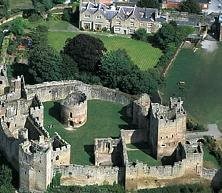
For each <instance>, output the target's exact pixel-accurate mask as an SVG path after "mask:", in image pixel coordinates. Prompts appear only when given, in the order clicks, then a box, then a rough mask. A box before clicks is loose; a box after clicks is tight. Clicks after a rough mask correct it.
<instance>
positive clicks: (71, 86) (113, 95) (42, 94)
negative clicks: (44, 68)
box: [26, 80, 135, 105]
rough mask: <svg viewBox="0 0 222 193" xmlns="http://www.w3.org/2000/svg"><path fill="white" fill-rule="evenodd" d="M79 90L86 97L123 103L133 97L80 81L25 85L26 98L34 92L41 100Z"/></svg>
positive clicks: (55, 97)
mask: <svg viewBox="0 0 222 193" xmlns="http://www.w3.org/2000/svg"><path fill="white" fill-rule="evenodd" d="M76 91H81V92H83V93H85V94H86V96H87V99H88V100H91V99H100V100H106V101H111V102H117V103H120V104H123V105H127V104H129V103H130V102H131V101H132V100H134V99H135V98H134V97H133V96H131V95H128V94H125V93H122V92H120V91H118V90H114V89H109V88H105V87H103V86H98V85H88V84H85V83H83V82H81V81H77V80H69V81H53V82H44V83H42V84H35V85H26V96H27V99H29V100H31V99H32V98H33V97H34V96H35V95H36V94H37V95H38V97H39V99H40V100H41V101H42V102H46V101H54V100H61V99H65V98H66V97H67V95H68V94H71V93H73V92H76Z"/></svg>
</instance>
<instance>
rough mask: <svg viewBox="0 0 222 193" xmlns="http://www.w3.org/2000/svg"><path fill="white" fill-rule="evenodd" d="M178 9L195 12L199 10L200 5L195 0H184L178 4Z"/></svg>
mask: <svg viewBox="0 0 222 193" xmlns="http://www.w3.org/2000/svg"><path fill="white" fill-rule="evenodd" d="M179 10H180V11H185V12H189V13H197V14H198V13H200V12H201V8H200V5H199V4H198V2H197V1H195V0H186V1H184V2H182V3H181V4H180V6H179Z"/></svg>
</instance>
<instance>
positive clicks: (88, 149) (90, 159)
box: [84, 145, 95, 164]
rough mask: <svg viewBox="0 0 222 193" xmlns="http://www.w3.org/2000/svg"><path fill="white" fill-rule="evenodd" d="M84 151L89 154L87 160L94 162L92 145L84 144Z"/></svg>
mask: <svg viewBox="0 0 222 193" xmlns="http://www.w3.org/2000/svg"><path fill="white" fill-rule="evenodd" d="M84 151H85V152H86V153H87V154H88V155H89V162H90V163H92V164H95V156H94V145H84Z"/></svg>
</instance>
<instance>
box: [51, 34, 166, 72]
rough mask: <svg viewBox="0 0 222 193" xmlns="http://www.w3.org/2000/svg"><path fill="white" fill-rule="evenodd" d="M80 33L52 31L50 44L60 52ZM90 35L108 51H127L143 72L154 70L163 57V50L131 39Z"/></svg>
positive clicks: (109, 35)
mask: <svg viewBox="0 0 222 193" xmlns="http://www.w3.org/2000/svg"><path fill="white" fill-rule="evenodd" d="M79 33H82V32H80V31H78V32H61V31H57V32H56V31H50V32H49V33H48V40H49V44H50V45H51V46H52V47H54V48H55V49H56V50H57V51H60V50H61V49H62V48H63V47H64V45H65V41H66V40H67V38H73V37H74V36H76V35H77V34H79ZM90 35H93V36H95V37H97V38H99V39H101V40H102V41H103V43H104V45H105V47H106V48H107V49H108V50H118V49H125V50H126V52H127V54H128V55H129V56H130V58H131V59H132V61H133V63H134V64H137V65H138V67H139V68H140V69H141V70H147V69H149V68H153V67H154V66H155V65H156V64H157V62H158V60H159V58H160V57H161V55H162V52H161V50H160V49H158V48H154V47H152V45H151V44H149V43H146V42H143V41H138V40H134V39H131V38H129V37H123V36H117V35H112V34H108V33H100V34H99V33H93V32H92V33H90Z"/></svg>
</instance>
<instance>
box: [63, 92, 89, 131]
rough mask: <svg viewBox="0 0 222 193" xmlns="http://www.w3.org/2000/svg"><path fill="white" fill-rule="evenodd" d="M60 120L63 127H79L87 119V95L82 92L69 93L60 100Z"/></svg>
mask: <svg viewBox="0 0 222 193" xmlns="http://www.w3.org/2000/svg"><path fill="white" fill-rule="evenodd" d="M60 104H61V121H62V123H63V124H64V125H65V127H67V128H69V129H72V128H78V127H81V126H82V125H84V124H85V123H86V120H87V97H86V95H85V94H84V93H82V92H75V93H71V94H69V95H68V96H67V97H66V98H65V99H64V100H62V101H61V103H60Z"/></svg>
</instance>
